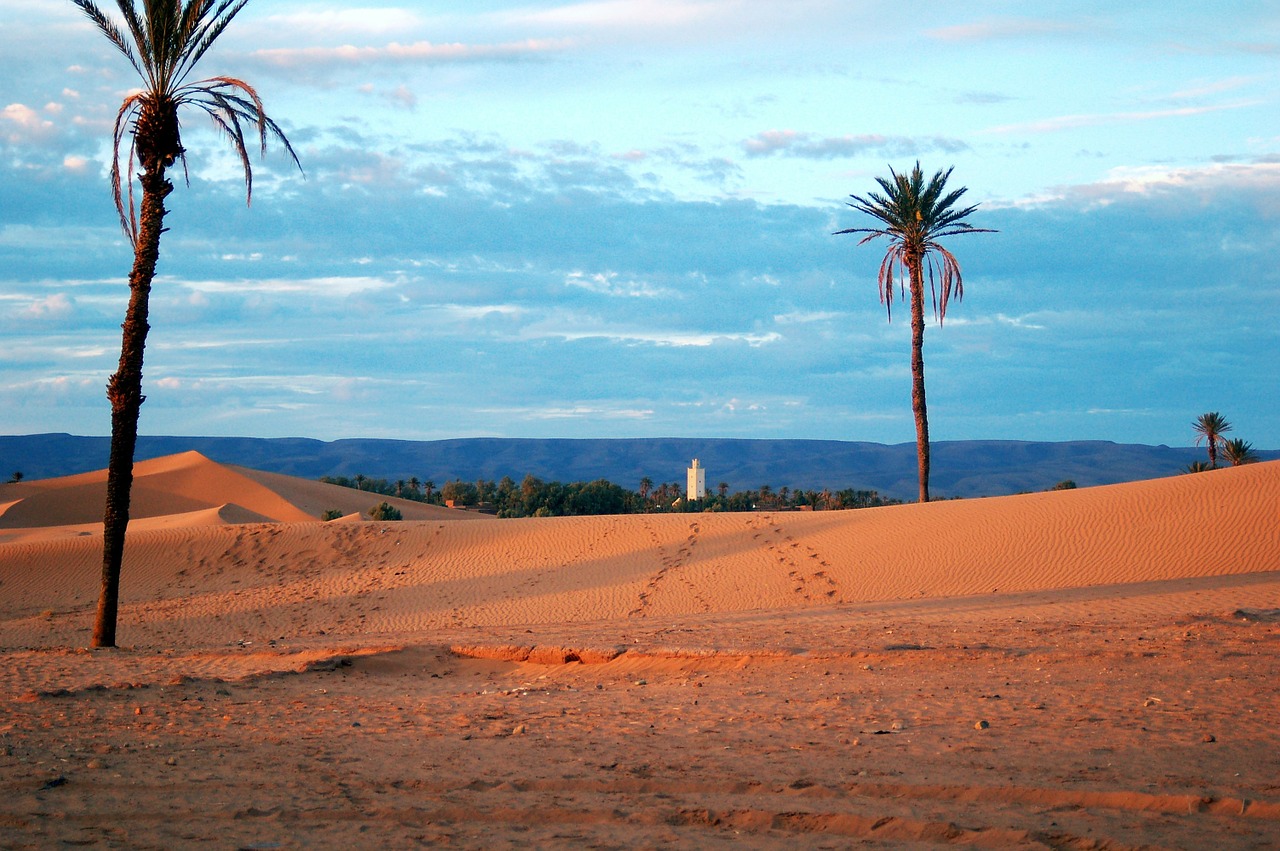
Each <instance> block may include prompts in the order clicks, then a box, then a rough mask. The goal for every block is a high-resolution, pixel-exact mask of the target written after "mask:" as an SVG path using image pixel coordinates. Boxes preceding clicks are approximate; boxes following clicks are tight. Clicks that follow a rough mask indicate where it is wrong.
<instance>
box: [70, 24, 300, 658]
mask: <svg viewBox="0 0 1280 851" xmlns="http://www.w3.org/2000/svg"><path fill="white" fill-rule="evenodd" d="M72 2H73V3H75V5H76V6H77V7H78V8H79V9H80V11H82V12H84V13H85V15H86V16H87V17H88V18H89V20H90V21H92V22H93V24H94V25H95V26H96V27H97V28H98V30H99V31H100V32H101V33H102V34H103V35H104V36H106V38H107V40H108V41H110V42H111V44H112V45H114V46H115V47H116V49H118V50H119V51H120V52H121V53H123V54H124V56H125V58H126V59H128V60H129V64H130V65H132V66H133V69H134V70H135V71H137V72H138V76H139V77H141V86H140V87H139V88H136V89H133V90H132V91H130V92H129V93H128V94H127V95H125V98H124V102H123V103H122V104H121V105H120V109H119V111H118V112H117V113H116V120H115V130H114V133H113V135H112V142H113V156H112V160H111V187H112V194H113V197H114V199H115V203H116V211H117V212H118V213H119V214H120V224H121V227H123V228H124V233H125V236H126V237H127V238H128V240H129V243H130V245H131V246H132V247H133V269H132V271H131V272H130V274H129V307H128V309H127V311H126V313H125V319H124V324H123V326H122V329H123V335H122V338H121V345H120V364H119V367H118V368H117V370H116V373H115V374H114V375H112V376H111V379H110V380H109V381H108V382H107V398H108V400H110V402H111V457H110V461H109V462H108V466H107V500H106V511H105V513H104V516H103V555H102V590H101V592H100V594H99V598H98V610H97V615H96V617H95V620H94V627H93V639H92V644H93V646H94V647H114V646H115V644H116V614H117V609H118V605H119V596H120V568H121V564H122V562H123V559H124V534H125V529H126V528H127V527H128V525H129V492H130V490H131V487H132V485H133V455H134V450H135V448H136V446H137V442H138V413H139V410H140V408H141V407H142V402H143V400H144V399H145V398H146V397H144V396H143V395H142V353H143V349H144V348H145V346H146V341H147V331H148V330H149V325H148V324H147V316H148V311H149V307H148V305H149V303H150V298H151V283H152V279H153V278H154V277H155V274H156V264H157V262H158V261H159V259H160V235H161V234H162V233H164V231H165V227H164V217H165V213H166V212H168V211H167V210H166V209H165V206H164V203H165V198H166V197H167V196H168V195H169V193H170V192H172V191H173V184H172V183H171V182H170V181H169V179H168V178H167V177H166V176H165V172H166V171H167V170H168V169H169V168H170V167H172V166H173V165H174V164H175V163H176V162H177V161H178V160H182V161H183V164H184V166H185V164H186V159H185V157H186V149H185V148H184V147H183V146H182V132H181V125H180V122H179V120H178V113H179V111H182V110H184V109H187V108H191V109H196V110H199V111H201V112H204V113H205V114H207V115H208V116H209V117H210V118H212V119H213V123H214V125H215V126H216V127H217V128H218V129H219V130H221V131H222V135H223V136H224V137H225V138H227V139H228V140H229V141H230V142H231V147H232V148H233V149H234V150H235V152H236V154H237V158H238V160H239V162H240V165H241V166H242V167H243V169H244V178H245V195H246V200H247V199H248V197H251V195H252V190H253V172H252V169H251V168H250V166H249V151H248V147H247V145H246V144H245V130H246V129H247V128H252V129H255V130H257V136H258V141H259V142H260V144H261V147H262V148H263V150H264V151H265V149H266V146H267V136H268V135H271V136H273V137H275V138H277V139H279V140H280V141H281V142H282V143H283V144H284V147H285V150H286V151H288V153H289V155H290V156H291V157H293V161H294V162H295V163H297V161H298V158H297V156H296V155H294V152H293V148H292V147H291V146H290V145H289V140H288V139H286V138H285V136H284V133H283V132H281V130H280V128H279V127H278V126H276V123H275V122H274V121H272V120H271V119H270V118H269V117H267V114H266V112H265V111H263V107H262V101H261V99H259V97H258V93H257V92H256V91H254V90H253V87H251V86H250V85H249V84H248V83H246V82H244V81H243V80H238V79H235V78H234V77H225V76H219V77H211V78H209V79H205V80H198V81H194V82H193V81H190V80H189V79H188V78H189V77H190V75H191V72H192V71H193V70H194V68H195V66H196V65H197V64H198V63H199V62H200V59H201V58H202V57H203V56H204V54H205V53H206V52H207V51H208V50H209V48H210V47H212V46H213V43H214V42H215V41H216V40H217V39H218V37H219V36H220V35H222V33H223V31H224V30H225V29H226V27H227V25H228V24H230V23H231V20H232V18H234V17H235V16H236V14H237V13H238V12H239V11H240V10H241V9H242V8H244V2H245V0H242V2H236V3H233V2H222V3H214V2H213V0H186V2H185V3H180V2H178V0H173V2H155V0H147V2H144V3H143V4H142V8H141V10H139V9H138V8H137V6H136V5H135V2H134V0H117V3H116V5H118V6H119V7H120V12H121V13H122V15H123V17H124V25H123V26H121V25H120V24H118V23H116V22H115V21H112V20H111V19H110V18H108V17H107V16H106V15H105V14H104V13H103V12H102V10H100V9H99V8H98V7H97V6H96V5H95V4H94V3H93V2H92V0H72ZM126 140H127V141H128V144H127V145H125V144H124V143H125V142H126ZM122 147H123V150H125V151H127V156H126V157H125V158H124V159H125V160H126V163H125V168H123V169H122V168H121V159H122V157H121V153H122ZM135 176H136V178H137V180H138V182H139V183H140V184H141V186H142V199H141V202H140V204H139V205H138V207H137V208H135V207H134V192H133V180H134V178H135ZM126 199H127V200H126Z"/></svg>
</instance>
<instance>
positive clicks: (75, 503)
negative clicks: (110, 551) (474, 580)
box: [0, 452, 483, 540]
mask: <svg viewBox="0 0 1280 851" xmlns="http://www.w3.org/2000/svg"><path fill="white" fill-rule="evenodd" d="M106 483H107V473H106V471H105V470H98V471H95V472H91V473H82V474H80V475H77V476H66V477H63V478H57V479H45V480H41V481H34V482H21V483H18V484H13V485H3V486H0V530H6V529H8V530H13V529H26V530H30V529H38V528H43V529H50V528H53V527H59V529H60V531H59V532H57V533H56V536H58V537H65V533H64V532H63V531H61V529H62V527H91V526H93V525H95V524H96V525H97V527H98V529H99V530H100V529H101V524H102V513H103V506H104V504H105V502H106ZM383 501H386V502H389V503H392V504H394V505H395V506H396V507H397V508H399V509H400V511H401V513H402V514H403V515H404V516H405V518H406V519H413V520H430V519H440V520H443V519H477V518H481V517H483V515H478V514H472V513H466V512H460V511H452V510H450V509H447V508H441V507H439V506H427V505H422V504H421V503H417V502H413V501H410V500H399V499H391V498H387V497H383V496H381V495H378V494H371V493H363V492H360V491H353V490H351V489H350V488H343V487H338V486H336V485H329V484H324V483H322V482H308V481H304V480H301V479H295V478H291V477H289V476H279V475H274V474H271V473H261V472H258V471H254V470H247V469H243V468H239V467H229V466H226V465H222V464H217V463H215V462H213V461H210V460H209V459H208V458H206V457H204V456H203V455H201V454H200V453H199V452H184V453H181V454H179V455H170V456H166V457H164V458H155V459H152V460H149V461H142V462H139V463H138V464H136V465H134V482H133V491H132V496H131V504H130V519H131V523H132V521H144V520H150V519H156V518H168V519H167V520H165V525H170V526H172V525H175V524H182V523H184V522H185V523H187V524H188V525H192V526H207V525H211V524H216V523H257V522H268V521H276V522H284V523H297V522H304V521H310V520H318V519H319V518H320V517H321V516H322V515H323V513H324V512H325V511H326V510H329V509H336V510H338V511H341V512H342V513H343V514H352V513H359V512H365V513H367V512H368V510H369V509H370V508H371V507H373V506H374V505H377V504H378V503H379V502H383ZM210 512H212V513H210ZM151 525H152V526H154V524H151ZM131 528H133V529H135V530H136V529H143V528H151V526H148V525H146V524H143V525H131ZM77 531H79V529H77ZM17 537H23V538H27V539H29V538H31V537H32V536H31V534H30V533H27V534H24V535H21V536H17V535H8V536H4V537H0V540H14V539H15V538H17Z"/></svg>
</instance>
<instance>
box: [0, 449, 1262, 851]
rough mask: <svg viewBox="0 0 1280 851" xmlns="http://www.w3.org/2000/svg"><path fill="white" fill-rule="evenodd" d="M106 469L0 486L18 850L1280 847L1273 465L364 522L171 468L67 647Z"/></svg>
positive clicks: (198, 470) (8, 753) (5, 690)
mask: <svg viewBox="0 0 1280 851" xmlns="http://www.w3.org/2000/svg"><path fill="white" fill-rule="evenodd" d="M104 480H105V476H104V475H103V474H102V473H90V474H85V475H82V476H74V477H69V478H66V479H55V480H48V481H34V482H21V483H18V484H12V485H3V486H0V648H2V649H3V653H4V661H5V663H6V664H5V665H4V666H3V668H0V700H2V701H3V706H4V707H5V708H4V712H3V715H2V716H0V789H2V790H3V799H2V800H0V847H5V848H48V847H61V846H65V845H78V846H80V845H82V846H88V847H101V848H178V847H190V846H193V845H198V844H209V845H212V846H213V847H226V848H303V847H305V848H364V847H387V848H411V847H432V846H442V847H464V848H515V847H521V848H528V847H572V848H579V847H582V848H632V847H664V848H668V847H669V848H690V849H693V848H707V847H721V846H723V847H728V846H745V847H761V848H794V847H797V846H800V847H814V848H846V847H851V846H859V847H885V848H934V847H938V846H943V845H973V846H979V847H1018V848H1079V849H1085V848H1108V849H1116V848H1203V847H1215V848H1270V847H1280V697H1278V694H1277V692H1278V691H1280V462H1278V463H1267V464H1255V465H1249V466H1246V467H1240V468H1233V469H1226V470H1218V471H1213V472H1207V473H1200V474H1196V475H1183V476H1175V477H1172V478H1168V479H1161V480H1157V481H1150V482H1137V483H1132V484H1125V485H1115V486H1109V487H1100V488H1090V489H1081V490H1074V491H1056V492H1052V493H1040V494H1027V495H1021V496H1013V497H1000V498H994V499H981V500H964V501H954V502H937V503H931V504H929V505H905V506H893V507H888V508H879V509H865V510H859V511H849V512H813V513H807V512H755V513H742V514H670V515H642V516H622V517H594V518H540V519H524V520H496V519H492V518H486V517H483V516H480V515H477V514H474V513H466V512H458V511H453V510H450V509H441V508H435V507H428V506H422V505H419V504H416V503H412V502H396V501H394V500H388V501H390V502H393V503H395V504H397V505H398V506H400V507H401V508H402V510H403V511H404V514H405V517H406V520H404V521H402V522H396V523H374V522H369V521H368V520H365V519H362V518H361V516H360V514H359V512H361V511H367V509H368V508H369V507H370V506H371V505H373V504H374V503H376V502H379V501H382V497H378V496H375V495H373V494H368V493H359V492H355V491H350V490H346V489H341V488H335V487H332V486H328V485H322V484H319V483H315V482H305V481H299V480H296V479H290V478H288V477H284V476H276V475H271V474H266V473H258V472H254V471H250V470H244V469H240V468H234V467H228V466H224V465H219V464H215V463H213V462H211V461H209V460H208V459H205V458H203V457H202V456H199V455H197V454H195V453H187V454H184V455H179V456H173V457H171V458H165V459H157V460H156V461H151V462H146V463H144V464H139V465H138V470H137V482H136V485H135V514H134V516H135V518H136V519H135V521H134V522H133V523H132V524H131V528H130V533H129V537H128V543H127V548H126V553H125V568H124V573H123V577H122V601H121V615H120V631H119V640H120V644H121V647H120V648H118V649H112V650H88V649H85V647H86V644H87V643H88V639H89V634H90V629H91V625H92V617H93V609H94V604H95V602H96V595H97V586H98V571H99V565H100V558H101V553H100V549H101V526H100V519H99V518H100V513H101V503H102V491H103V489H104V484H103V483H104ZM330 508H337V509H338V510H340V511H342V512H343V513H344V514H346V515H347V517H345V518H344V519H343V520H340V521H334V522H330V523H322V522H320V521H319V520H318V519H317V518H318V516H319V515H320V513H321V512H323V511H325V510H326V509H330ZM95 521H97V522H96V523H95Z"/></svg>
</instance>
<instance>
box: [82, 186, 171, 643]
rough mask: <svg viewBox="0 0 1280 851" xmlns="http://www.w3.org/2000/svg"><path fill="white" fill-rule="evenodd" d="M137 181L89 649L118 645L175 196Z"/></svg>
mask: <svg viewBox="0 0 1280 851" xmlns="http://www.w3.org/2000/svg"><path fill="white" fill-rule="evenodd" d="M146 165H147V170H146V171H145V172H144V173H143V174H142V175H141V176H140V178H139V179H140V181H141V183H142V204H141V209H140V210H139V222H138V224H139V228H138V239H137V242H136V243H135V244H134V255H133V270H132V271H131V272H130V273H129V309H128V311H127V312H126V313H125V318H124V325H123V326H122V328H123V336H122V339H121V344H120V365H119V367H118V368H117V369H116V374H115V375H113V376H111V380H110V381H109V382H108V383H107V398H108V399H109V400H110V401H111V460H110V461H109V463H108V465H107V507H106V511H105V513H104V514H103V519H102V531H103V545H102V591H101V593H100V594H99V596H98V613H97V617H96V619H95V620H94V624H93V646H94V647H115V646H116V616H117V612H118V610H119V602H120V568H121V565H122V564H123V561H124V535H125V530H126V528H128V525H129V493H130V491H131V489H132V488H133V454H134V449H135V447H136V446H137V443H138V413H139V410H140V409H141V407H142V402H143V400H144V399H145V398H146V397H145V396H143V395H142V352H143V349H144V348H146V344H147V332H148V331H149V330H150V325H148V324H147V314H148V311H149V301H150V298H151V280H152V278H154V277H155V274H156V261H157V260H159V258H160V234H161V233H162V232H163V231H164V214H165V209H164V199H165V197H166V196H167V195H168V194H169V193H170V192H172V191H173V184H172V183H170V182H169V181H168V180H166V179H165V176H164V173H165V166H164V165H162V164H160V163H147V164H146Z"/></svg>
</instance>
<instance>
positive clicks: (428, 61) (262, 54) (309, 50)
mask: <svg viewBox="0 0 1280 851" xmlns="http://www.w3.org/2000/svg"><path fill="white" fill-rule="evenodd" d="M571 46H572V42H571V41H568V40H565V39H525V40H523V41H515V42H508V43H505V44H461V43H453V44H435V43H432V42H429V41H419V42H415V43H413V44H399V43H397V42H392V43H390V44H387V45H383V46H381V47H359V46H356V45H352V44H344V45H340V46H338V47H320V46H317V47H300V48H272V49H267V50H257V51H254V53H253V54H252V55H253V56H254V57H255V58H257V59H259V60H261V61H263V62H265V63H267V64H268V65H272V66H275V67H279V68H317V67H319V68H329V67H332V66H334V65H342V66H363V65H373V64H378V63H391V64H421V65H436V64H444V63H452V62H485V61H509V60H515V59H522V58H528V57H536V56H542V55H546V54H550V53H558V52H561V51H563V50H566V49H568V48H569V47H571Z"/></svg>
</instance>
